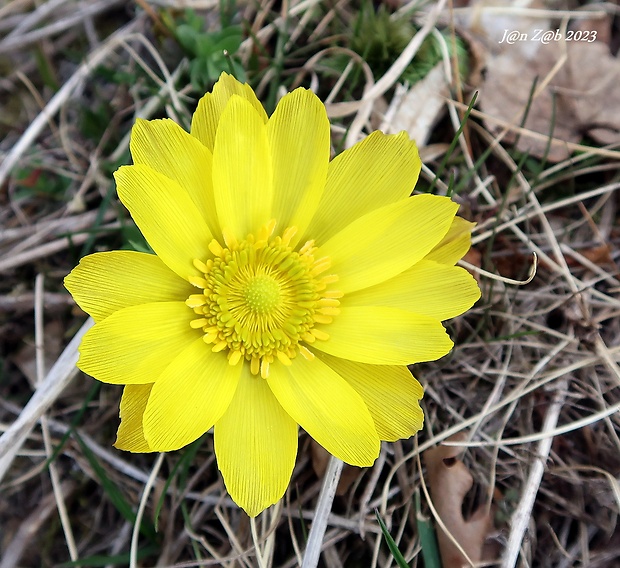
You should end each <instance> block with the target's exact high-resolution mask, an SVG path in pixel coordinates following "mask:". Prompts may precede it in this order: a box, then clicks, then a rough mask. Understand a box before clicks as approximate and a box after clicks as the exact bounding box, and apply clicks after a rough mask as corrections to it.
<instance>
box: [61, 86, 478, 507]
mask: <svg viewBox="0 0 620 568" xmlns="http://www.w3.org/2000/svg"><path fill="white" fill-rule="evenodd" d="M130 148H131V153H132V157H133V161H134V165H131V166H124V167H121V168H120V169H119V170H118V171H117V172H116V174H115V178H116V183H117V187H118V194H119V197H120V199H121V201H122V202H123V203H124V205H125V206H126V207H127V208H128V209H129V211H130V213H131V215H132V217H133V219H134V221H135V222H136V224H137V225H138V227H139V228H140V230H141V231H142V233H143V234H144V236H145V238H146V240H147V241H148V243H149V244H150V246H151V247H152V249H153V250H154V251H155V254H154V255H152V254H145V253H139V252H129V251H113V252H103V253H96V254H93V255H90V256H87V257H85V258H83V259H82V260H81V262H80V264H79V266H77V267H76V268H75V269H74V270H73V271H72V272H71V274H69V275H68V276H67V278H66V279H65V285H66V287H67V288H68V289H69V291H70V292H71V294H72V295H73V297H74V298H75V300H76V302H77V303H78V304H79V305H80V306H81V307H82V308H83V309H84V310H85V311H86V312H88V313H89V314H90V315H91V316H92V317H93V319H94V320H95V325H94V327H93V328H92V329H91V330H89V332H88V333H87V334H86V335H85V337H84V339H83V341H82V345H81V347H80V360H79V362H78V366H79V368H80V369H82V370H83V371H84V372H86V373H88V374H90V375H92V376H93V377H95V378H96V379H98V380H100V381H103V382H107V383H113V384H122V385H126V386H125V389H124V392H123V397H122V400H121V406H120V415H121V424H120V427H119V431H118V439H117V441H116V447H118V448H120V449H123V450H129V451H133V452H162V451H170V450H176V449H179V448H181V447H183V446H185V445H187V444H189V443H191V442H193V441H194V440H196V439H197V438H199V437H200V436H201V435H202V434H204V433H205V432H206V431H208V430H209V429H210V428H211V427H214V441H215V452H216V456H217V462H218V466H219V469H220V471H221V472H222V475H223V478H224V482H225V484H226V488H227V490H228V492H229V493H230V495H231V496H232V498H233V499H234V500H235V501H236V502H237V503H238V504H239V505H240V506H241V507H243V508H244V509H245V510H246V511H247V513H248V514H250V515H256V514H258V513H259V512H260V511H262V510H263V509H265V508H266V507H268V506H269V505H271V504H273V503H275V502H276V501H277V500H279V499H280V498H281V497H282V495H283V493H284V491H285V490H286V487H287V485H288V482H289V480H290V476H291V473H292V470H293V466H294V462H295V457H296V452H297V430H298V425H301V426H302V428H304V429H305V430H306V431H307V432H308V433H309V434H310V435H311V436H312V437H313V438H314V439H315V440H316V441H317V442H318V443H320V444H321V445H322V446H324V447H325V448H326V449H327V450H328V451H329V452H331V453H332V454H334V455H335V456H337V457H338V458H341V459H342V460H344V461H345V462H347V463H350V464H353V465H357V466H369V465H371V464H372V463H373V461H374V460H375V459H376V457H377V455H378V452H379V444H380V440H389V441H393V440H398V439H400V438H407V437H409V436H411V435H413V434H415V432H417V431H418V430H419V429H420V428H421V427H422V421H423V414H422V410H421V409H420V406H419V403H418V401H419V399H420V398H421V397H422V387H421V386H420V384H419V383H418V382H417V381H416V380H415V379H414V378H413V377H412V376H411V374H410V373H409V371H408V370H407V367H406V365H407V364H408V363H414V362H419V361H431V360H435V359H437V358H439V357H442V356H443V355H445V354H446V353H448V352H449V350H450V349H451V348H452V341H451V340H450V338H449V337H448V335H447V334H446V332H445V329H444V328H443V326H442V324H441V321H442V320H445V319H447V318H451V317H454V316H456V315H458V314H461V313H463V312H464V311H465V310H467V309H468V308H469V307H471V306H472V305H473V303H474V302H475V301H476V300H477V299H478V297H479V294H480V293H479V290H478V287H477V285H476V283H475V281H474V280H473V278H472V277H471V276H470V275H469V274H468V273H467V272H466V271H465V270H463V269H461V268H458V267H455V266H454V264H455V263H456V261H457V260H459V259H460V258H461V257H462V256H463V254H465V252H466V251H467V250H468V248H469V246H470V235H469V233H470V229H471V224H470V223H467V222H466V221H464V220H462V219H460V218H459V217H455V214H456V210H457V208H458V207H457V205H456V204H455V203H453V202H452V201H451V200H450V199H448V198H446V197H438V196H433V195H417V196H414V197H410V194H411V191H412V189H413V187H414V185H415V182H416V180H417V177H418V174H419V171H420V160H419V157H418V153H417V149H416V147H415V144H414V143H413V142H411V141H410V140H409V138H408V137H407V136H406V134H405V133H401V134H398V135H390V136H387V135H384V134H383V133H381V132H375V133H373V134H371V135H370V136H368V137H367V138H366V139H365V140H363V141H362V142H360V143H359V144H357V145H355V146H354V147H352V148H351V149H349V150H346V151H344V152H343V153H342V154H340V155H339V156H338V157H336V158H335V159H334V160H332V161H331V162H330V160H329V154H330V136H329V122H328V120H327V115H326V112H325V108H324V106H323V105H322V104H321V102H320V101H319V99H318V98H317V97H316V96H315V95H314V94H313V93H311V92H310V91H307V90H305V89H296V90H295V91H293V92H292V93H289V94H288V95H286V96H285V97H284V98H283V99H282V100H281V101H280V103H279V104H278V106H277V108H276V110H275V112H274V113H273V115H272V116H271V117H270V118H268V117H267V115H266V114H265V111H264V109H263V107H262V106H261V104H260V103H259V101H258V100H257V98H256V96H255V95H254V92H253V91H252V90H251V89H250V87H249V86H248V85H243V84H241V83H239V82H237V81H236V80H235V79H234V78H233V77H231V76H228V75H226V74H223V75H222V76H221V78H220V80H219V81H218V82H217V83H216V85H215V86H214V88H213V92H212V93H208V94H206V95H205V96H204V97H203V98H202V99H201V100H200V102H199V104H198V108H197V110H196V113H195V114H194V116H193V120H192V125H191V132H190V133H187V132H185V131H184V130H183V129H182V128H181V127H179V126H178V125H177V124H175V123H174V122H172V121H171V120H152V121H144V120H138V122H137V123H136V125H135V126H134V128H133V131H132V134H131V146H130Z"/></svg>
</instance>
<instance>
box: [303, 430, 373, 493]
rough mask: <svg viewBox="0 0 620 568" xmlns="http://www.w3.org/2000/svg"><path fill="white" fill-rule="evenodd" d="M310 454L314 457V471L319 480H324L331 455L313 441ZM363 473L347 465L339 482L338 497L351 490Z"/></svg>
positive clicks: (357, 468) (359, 469)
mask: <svg viewBox="0 0 620 568" xmlns="http://www.w3.org/2000/svg"><path fill="white" fill-rule="evenodd" d="M310 453H311V456H312V469H313V470H314V473H315V474H316V476H317V477H318V478H319V479H323V476H324V475H325V470H326V469H327V462H328V461H329V456H330V454H329V452H328V451H327V450H326V449H325V448H323V446H321V445H320V444H318V443H317V442H315V441H314V440H311V443H310ZM361 471H362V470H361V468H359V467H353V466H352V465H349V464H346V463H345V464H344V468H343V469H342V475H341V476H340V481H339V482H338V487H337V488H336V495H339V496H341V495H344V494H345V493H346V492H347V491H348V490H349V487H351V484H352V483H353V482H354V481H355V480H356V479H357V478H358V476H359V474H360V472H361Z"/></svg>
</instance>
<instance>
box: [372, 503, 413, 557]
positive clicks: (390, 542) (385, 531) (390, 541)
mask: <svg viewBox="0 0 620 568" xmlns="http://www.w3.org/2000/svg"><path fill="white" fill-rule="evenodd" d="M375 517H376V518H377V522H378V523H379V527H380V528H381V532H382V533H383V538H385V542H386V543H387V545H388V548H389V549H390V552H391V553H392V556H393V557H394V560H396V564H398V566H399V567H400V568H409V564H407V561H406V560H405V557H404V556H403V555H402V553H401V551H400V550H399V549H398V546H397V545H396V543H395V542H394V539H393V538H392V535H391V534H390V532H389V531H388V529H387V527H386V526H385V523H384V522H383V519H382V518H381V515H379V511H377V509H375Z"/></svg>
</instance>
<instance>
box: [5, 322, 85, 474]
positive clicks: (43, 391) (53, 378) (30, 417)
mask: <svg viewBox="0 0 620 568" xmlns="http://www.w3.org/2000/svg"><path fill="white" fill-rule="evenodd" d="M93 323H94V322H93V320H92V319H91V318H88V319H87V320H86V322H85V323H84V325H82V327H81V328H80V330H79V331H78V332H77V333H76V334H75V337H74V338H73V339H72V340H71V342H70V343H69V345H67V347H66V348H65V350H64V351H63V352H62V354H61V355H60V357H59V358H58V360H57V361H56V363H54V366H53V367H52V368H51V369H50V371H49V373H48V374H47V376H46V377H45V379H44V380H43V382H42V383H41V384H40V385H39V386H38V387H37V390H36V391H35V393H34V394H33V395H32V398H31V399H30V400H29V401H28V404H27V405H26V406H25V407H24V410H23V411H22V412H21V413H20V415H19V416H18V417H17V420H15V422H13V424H11V426H9V428H8V429H7V430H6V432H5V433H4V434H3V435H2V437H0V481H2V479H3V478H4V475H5V474H6V472H7V471H8V469H9V467H10V465H11V463H12V462H13V459H14V458H15V455H16V454H17V452H18V451H19V449H20V448H21V447H22V444H23V443H24V442H25V441H26V438H28V435H29V434H30V431H31V430H32V428H33V427H34V425H35V424H36V423H37V421H38V420H39V419H40V418H41V416H42V415H43V413H44V412H45V411H46V410H47V409H48V408H49V407H50V406H51V405H52V404H53V403H54V401H55V400H56V398H57V397H58V395H59V394H60V393H61V392H62V391H63V390H64V389H65V387H66V386H67V385H68V384H69V381H70V380H71V379H72V378H73V377H74V375H75V374H76V372H77V368H76V366H75V364H76V363H77V360H78V346H79V345H80V342H81V341H82V336H83V335H84V334H85V333H86V332H87V331H88V330H89V329H90V327H91V326H92V325H93Z"/></svg>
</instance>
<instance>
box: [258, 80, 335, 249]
mask: <svg viewBox="0 0 620 568" xmlns="http://www.w3.org/2000/svg"><path fill="white" fill-rule="evenodd" d="M267 136H268V138H269V145H270V147H271V156H272V160H273V188H274V189H273V191H274V198H273V217H274V218H275V219H277V221H278V228H279V230H280V231H282V230H284V229H286V228H287V227H296V228H297V233H296V234H295V236H294V237H293V239H292V241H291V243H292V246H294V245H295V244H296V243H297V242H298V240H299V238H300V237H301V236H302V234H303V232H304V231H305V230H306V227H307V226H308V223H309V222H310V220H311V219H312V217H313V215H314V212H315V211H316V208H317V206H318V204H319V201H320V199H321V195H322V194H323V189H324V188H325V179H326V177H327V167H328V164H329V120H328V119H327V113H326V111H325V106H324V105H323V103H322V102H321V101H320V100H319V99H318V97H317V96H316V95H315V94H314V93H313V92H312V91H307V90H306V89H295V90H294V91H293V92H292V93H289V94H288V95H285V96H284V97H283V98H282V100H281V101H280V102H279V103H278V106H277V108H276V110H275V112H274V113H273V115H272V117H271V118H270V119H269V122H268V123H267Z"/></svg>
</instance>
